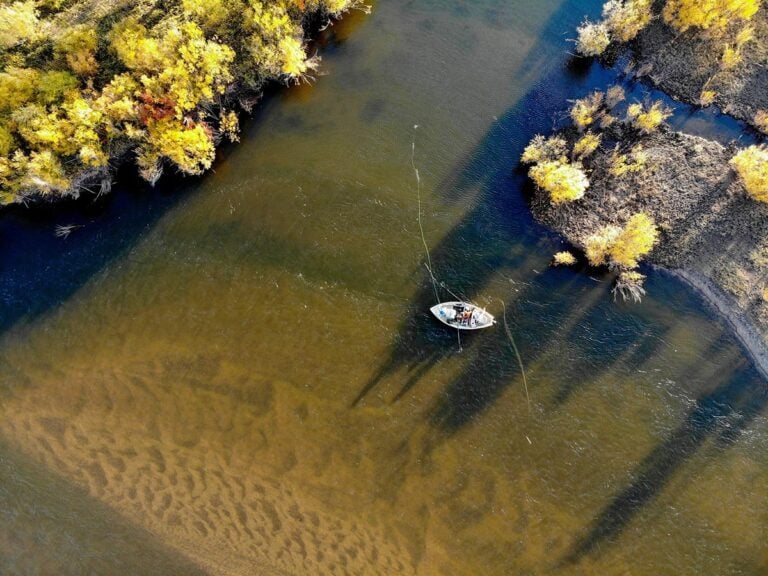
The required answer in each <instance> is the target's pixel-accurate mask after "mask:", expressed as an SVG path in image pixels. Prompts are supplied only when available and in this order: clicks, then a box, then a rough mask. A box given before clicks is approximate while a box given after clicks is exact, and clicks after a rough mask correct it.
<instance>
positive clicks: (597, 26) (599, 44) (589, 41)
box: [576, 20, 611, 56]
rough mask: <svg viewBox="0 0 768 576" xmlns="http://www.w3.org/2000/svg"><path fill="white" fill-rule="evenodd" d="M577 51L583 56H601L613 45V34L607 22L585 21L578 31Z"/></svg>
mask: <svg viewBox="0 0 768 576" xmlns="http://www.w3.org/2000/svg"><path fill="white" fill-rule="evenodd" d="M576 31H577V33H578V35H579V37H578V39H577V40H576V51H577V52H578V53H579V54H581V55H582V56H600V54H602V53H603V52H605V50H606V49H607V48H608V46H609V45H610V44H611V33H610V30H609V28H608V24H606V23H605V22H590V21H589V20H585V21H584V22H583V23H582V24H581V25H580V26H579V27H578V29H577V30H576Z"/></svg>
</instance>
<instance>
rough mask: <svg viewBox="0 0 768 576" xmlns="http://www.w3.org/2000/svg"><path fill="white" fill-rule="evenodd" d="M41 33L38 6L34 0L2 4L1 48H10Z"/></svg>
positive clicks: (0, 10)
mask: <svg viewBox="0 0 768 576" xmlns="http://www.w3.org/2000/svg"><path fill="white" fill-rule="evenodd" d="M39 34H40V21H39V20H38V19H37V6H36V5H35V2H34V1H33V0H26V1H24V2H12V3H4V4H3V5H1V6H0V48H10V47H12V46H15V45H17V44H20V43H22V42H25V41H26V40H31V39H34V38H36V37H37V36H38V35H39Z"/></svg>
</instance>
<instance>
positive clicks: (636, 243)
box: [608, 212, 659, 268]
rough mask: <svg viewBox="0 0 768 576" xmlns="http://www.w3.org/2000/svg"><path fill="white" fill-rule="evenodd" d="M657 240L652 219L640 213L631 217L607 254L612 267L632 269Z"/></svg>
mask: <svg viewBox="0 0 768 576" xmlns="http://www.w3.org/2000/svg"><path fill="white" fill-rule="evenodd" d="M658 240H659V232H658V230H657V229H656V224H655V223H654V221H653V219H652V218H651V217H650V216H648V215H647V214H645V213H644V212H640V213H638V214H635V215H634V216H632V217H631V218H630V219H629V220H628V221H627V224H626V226H624V228H623V229H622V230H621V232H620V233H619V234H618V235H617V236H616V238H615V239H614V241H613V243H612V244H611V247H610V248H609V250H608V252H609V255H610V260H611V263H612V264H613V265H616V266H619V267H621V268H634V267H635V266H637V261H638V260H639V259H640V258H641V257H642V256H645V255H646V254H648V253H649V252H650V251H651V250H652V249H653V247H654V246H655V245H656V242H658Z"/></svg>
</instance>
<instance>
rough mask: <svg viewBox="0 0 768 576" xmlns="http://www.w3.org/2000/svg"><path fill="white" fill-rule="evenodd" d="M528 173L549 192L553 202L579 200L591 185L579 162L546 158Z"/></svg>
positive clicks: (538, 184)
mask: <svg viewBox="0 0 768 576" xmlns="http://www.w3.org/2000/svg"><path fill="white" fill-rule="evenodd" d="M528 175H529V176H530V177H531V179H532V180H533V181H534V182H535V183H536V185H537V186H538V187H539V188H541V189H542V190H545V191H546V192H548V193H549V198H550V200H551V201H552V203H553V204H560V203H562V202H572V201H573V200H578V199H579V198H582V197H583V196H584V194H585V192H586V191H587V188H588V187H589V179H588V178H587V175H586V174H585V173H584V170H583V169H582V167H581V164H579V163H578V162H574V163H571V162H562V161H559V160H545V161H543V162H539V163H538V164H536V165H535V166H533V167H531V169H530V170H529V171H528Z"/></svg>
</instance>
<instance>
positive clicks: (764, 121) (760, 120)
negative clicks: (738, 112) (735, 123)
mask: <svg viewBox="0 0 768 576" xmlns="http://www.w3.org/2000/svg"><path fill="white" fill-rule="evenodd" d="M753 121H754V123H755V125H756V126H757V127H758V128H759V129H760V130H761V131H762V132H765V133H766V134H768V110H758V111H757V112H756V113H755V117H754V118H753Z"/></svg>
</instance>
